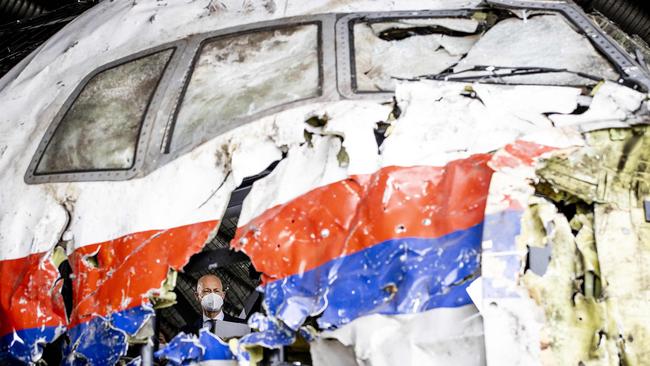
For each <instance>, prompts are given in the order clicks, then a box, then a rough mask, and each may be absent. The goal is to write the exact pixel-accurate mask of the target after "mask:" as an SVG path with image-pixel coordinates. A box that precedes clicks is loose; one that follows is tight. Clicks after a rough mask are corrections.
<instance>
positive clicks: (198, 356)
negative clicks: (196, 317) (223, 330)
mask: <svg viewBox="0 0 650 366" xmlns="http://www.w3.org/2000/svg"><path fill="white" fill-rule="evenodd" d="M199 332H200V334H199V337H198V338H197V337H196V336H194V335H192V334H185V333H182V332H181V333H179V334H177V335H176V336H175V337H174V338H173V339H172V340H171V341H170V342H169V343H167V344H166V345H165V347H164V348H163V349H161V350H159V351H157V352H156V353H155V357H156V359H157V360H161V361H164V362H165V363H166V364H167V365H172V366H182V365H190V364H195V363H199V362H201V361H221V360H235V356H234V355H233V354H232V352H231V351H230V348H229V347H228V344H226V343H224V342H222V341H221V340H220V339H219V338H218V337H217V336H216V335H214V334H212V333H210V332H209V331H207V330H206V329H201V330H200V331H199Z"/></svg>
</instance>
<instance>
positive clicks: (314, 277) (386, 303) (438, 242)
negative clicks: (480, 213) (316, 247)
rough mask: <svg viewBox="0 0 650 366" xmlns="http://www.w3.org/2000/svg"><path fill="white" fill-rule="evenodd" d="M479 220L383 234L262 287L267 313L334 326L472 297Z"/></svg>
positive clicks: (291, 321)
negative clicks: (433, 230) (423, 234)
mask: <svg viewBox="0 0 650 366" xmlns="http://www.w3.org/2000/svg"><path fill="white" fill-rule="evenodd" d="M482 230H483V224H482V223H481V224H478V225H475V226H473V227H471V228H469V229H466V230H459V231H456V232H453V233H450V234H447V235H444V236H442V237H439V238H403V239H398V240H387V241H385V242H382V243H380V244H377V245H374V246H372V247H369V248H367V249H364V250H362V251H359V252H357V253H353V254H350V255H347V256H344V257H340V258H337V259H334V260H331V261H329V262H327V263H326V264H324V265H322V266H320V267H318V268H315V269H313V270H310V271H307V272H305V273H303V274H302V275H292V276H289V277H287V278H284V279H282V280H278V281H274V282H271V283H269V284H267V285H266V286H265V287H264V294H265V299H264V305H265V307H266V309H267V311H268V314H269V315H271V316H275V317H277V318H279V319H281V320H282V321H283V322H285V323H286V324H287V325H288V326H289V327H290V328H291V329H293V330H294V331H295V330H297V329H298V328H299V327H300V325H301V324H302V323H303V322H304V320H305V319H306V318H307V316H310V315H312V316H315V315H318V314H321V313H322V315H321V316H320V318H319V319H318V323H319V325H320V326H321V327H323V328H325V329H330V328H336V327H339V326H341V325H343V324H346V323H349V322H351V321H352V320H354V319H356V318H358V317H361V316H364V315H369V314H409V313H417V312H422V311H426V310H429V309H433V308H440V307H458V306H463V305H466V304H469V303H471V299H470V298H469V295H468V294H467V291H466V288H467V286H468V285H469V283H470V282H471V281H467V279H469V278H470V277H473V276H476V275H478V272H479V271H480V253H481V237H482Z"/></svg>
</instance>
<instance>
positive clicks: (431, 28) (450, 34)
mask: <svg viewBox="0 0 650 366" xmlns="http://www.w3.org/2000/svg"><path fill="white" fill-rule="evenodd" d="M478 25H479V23H478V21H476V20H473V19H454V18H431V19H426V18H425V19H423V18H416V19H395V20H388V21H381V22H372V23H370V22H357V23H355V24H354V26H353V34H354V70H355V74H354V75H353V76H354V77H355V81H356V88H355V89H356V90H357V91H361V92H371V91H391V90H394V89H395V86H394V85H395V78H411V77H415V76H418V75H424V74H438V73H440V72H443V71H445V70H447V69H448V68H450V67H452V66H453V65H455V64H456V63H457V62H458V61H460V59H461V58H462V57H463V56H464V55H465V54H466V53H467V52H468V51H469V49H470V48H471V47H472V46H473V45H474V43H475V42H476V41H477V40H478V38H479V35H478V33H479V31H480V30H479V28H478Z"/></svg>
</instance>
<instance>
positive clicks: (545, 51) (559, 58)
mask: <svg viewBox="0 0 650 366" xmlns="http://www.w3.org/2000/svg"><path fill="white" fill-rule="evenodd" d="M549 35H553V36H552V37H549ZM503 45H508V46H507V47H503ZM474 66H495V67H499V66H501V67H503V66H507V67H547V68H556V69H567V70H569V71H579V72H586V73H588V74H592V75H595V76H598V77H601V78H603V79H608V80H617V79H618V75H617V73H616V72H615V71H614V69H613V68H612V66H611V65H610V64H609V62H608V61H607V60H606V59H605V58H604V57H603V56H601V55H600V54H599V53H598V52H597V51H596V50H595V49H594V48H593V46H592V45H591V44H590V43H589V40H587V39H586V38H585V37H584V36H583V35H581V34H580V33H578V32H576V31H575V30H574V29H573V28H572V27H571V25H570V24H569V23H568V22H567V21H566V20H565V19H564V18H563V17H562V16H560V15H539V16H534V17H531V18H529V19H518V18H508V19H504V20H502V21H500V22H498V23H497V24H496V25H494V26H493V27H492V28H490V29H489V30H488V31H487V32H486V33H485V34H484V35H483V36H482V37H481V39H479V40H478V42H476V44H475V45H474V47H472V49H471V50H470V51H469V53H468V54H467V56H466V57H465V58H463V59H462V60H461V61H460V62H459V63H458V65H456V66H455V67H454V71H455V72H460V71H464V70H469V69H471V68H473V67H474ZM464 75H470V73H465V74H464ZM504 80H506V81H507V82H509V83H520V84H546V85H582V84H585V83H588V84H591V83H593V81H590V80H588V79H584V78H582V77H580V76H578V75H575V74H567V73H555V74H543V75H539V74H538V75H534V74H533V75H523V76H514V77H508V78H504Z"/></svg>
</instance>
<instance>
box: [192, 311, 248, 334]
mask: <svg viewBox="0 0 650 366" xmlns="http://www.w3.org/2000/svg"><path fill="white" fill-rule="evenodd" d="M223 320H225V321H227V322H233V323H243V324H246V320H245V319H239V318H235V317H234V316H230V315H228V314H226V313H223ZM202 327H203V315H201V316H200V317H199V318H198V319H196V321H195V322H194V323H192V324H188V325H186V326H184V327H183V328H181V331H182V332H185V333H186V334H194V335H197V336H198V335H199V330H200V329H201V328H202Z"/></svg>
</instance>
